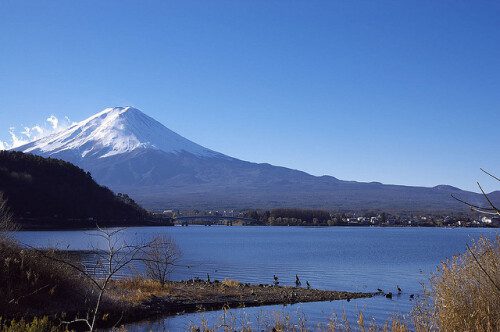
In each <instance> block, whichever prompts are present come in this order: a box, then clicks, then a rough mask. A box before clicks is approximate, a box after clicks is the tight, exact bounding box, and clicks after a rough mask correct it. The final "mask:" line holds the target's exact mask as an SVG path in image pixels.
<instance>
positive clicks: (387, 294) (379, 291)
mask: <svg viewBox="0 0 500 332" xmlns="http://www.w3.org/2000/svg"><path fill="white" fill-rule="evenodd" d="M273 279H274V285H275V286H278V285H279V284H280V282H279V279H278V277H277V276H276V274H275V275H273ZM295 286H296V287H300V286H302V282H301V281H300V279H299V276H298V275H297V274H296V275H295ZM306 286H307V289H311V284H309V281H307V280H306ZM396 289H397V291H398V293H397V295H398V296H399V295H401V294H402V293H403V290H402V289H401V287H399V285H397V286H396ZM377 293H378V294H381V295H384V296H385V297H386V298H388V299H392V297H393V293H392V292H388V293H385V292H384V291H383V290H382V289H380V288H377ZM414 298H415V294H410V300H413V299H414Z"/></svg>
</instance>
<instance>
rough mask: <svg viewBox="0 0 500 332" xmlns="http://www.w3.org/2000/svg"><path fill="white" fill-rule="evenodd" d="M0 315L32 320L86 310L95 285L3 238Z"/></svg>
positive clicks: (0, 238) (0, 256) (40, 255)
mask: <svg viewBox="0 0 500 332" xmlns="http://www.w3.org/2000/svg"><path fill="white" fill-rule="evenodd" d="M0 266H1V267H0V294H2V295H1V296H0V312H1V313H2V314H3V315H4V316H6V317H19V316H20V315H23V316H26V317H32V316H35V315H38V314H39V313H40V312H41V311H43V312H44V313H51V312H54V313H60V312H62V311H66V312H67V311H77V310H79V309H81V308H86V307H87V305H88V301H89V300H90V299H92V298H93V295H92V290H93V288H92V286H90V285H89V284H88V283H86V282H85V280H82V279H81V278H80V277H79V275H78V274H76V273H75V272H74V271H73V270H72V269H71V268H69V267H67V266H64V265H62V264H59V263H57V262H54V261H53V260H50V259H48V258H46V257H45V256H44V255H43V254H42V253H40V252H37V251H34V250H29V249H25V248H21V247H19V246H18V244H17V243H15V242H14V241H12V240H10V239H6V238H2V237H0Z"/></svg>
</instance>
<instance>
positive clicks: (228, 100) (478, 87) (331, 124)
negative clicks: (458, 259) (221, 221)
mask: <svg viewBox="0 0 500 332" xmlns="http://www.w3.org/2000/svg"><path fill="white" fill-rule="evenodd" d="M124 105H132V106H135V107H137V108H139V109H141V110H143V111H144V112H145V113H147V114H148V115H150V116H152V117H154V118H156V119H157V120H159V121H160V122H162V123H163V124H165V125H166V126H167V127H169V128H170V129H172V130H174V131H177V132H178V133H179V134H181V135H183V136H185V137H187V138H189V139H191V140H193V141H195V142H197V143H200V144H202V145H204V146H207V147H209V148H212V149H214V150H217V151H220V152H223V153H225V154H228V155H231V156H234V157H237V158H241V159H244V160H250V161H256V162H269V163H272V164H276V165H283V166H287V167H291V168H296V169H301V170H305V171H307V172H310V173H312V174H315V175H322V174H329V175H333V176H336V177H338V178H341V179H347V180H358V181H380V182H384V183H397V184H409V185H424V186H434V185H437V184H442V183H446V184H451V185H455V186H458V187H461V188H465V189H475V187H474V184H475V181H476V180H481V181H483V182H484V183H485V184H487V187H488V189H490V190H493V189H498V185H497V186H496V187H494V186H493V184H494V182H490V181H488V180H487V179H486V178H485V177H483V176H482V175H481V174H480V171H479V167H485V168H487V169H489V170H491V171H492V172H495V173H496V174H497V175H498V174H500V156H499V155H500V153H499V147H500V138H499V123H500V3H499V2H497V1H458V0H457V1H446V0H444V1H434V0H432V1H423V0H419V1H310V0H304V1H283V0H280V1H263V0H262V1H250V0H248V1H205V0H202V1H171V2H170V1H139V0H137V1H100V0H99V1H38V0H37V1H17V0H16V1H13V0H12V1H11V0H2V1H0V141H2V140H3V141H9V133H8V131H9V127H11V126H16V127H17V128H21V127H22V126H33V125H34V124H41V123H43V122H44V121H45V119H46V118H47V117H48V116H49V115H56V116H57V117H60V118H62V117H64V116H68V117H69V118H70V119H71V120H82V119H84V118H86V117H88V116H90V115H92V114H93V113H96V112H97V111H99V110H101V109H103V108H105V107H108V106H124Z"/></svg>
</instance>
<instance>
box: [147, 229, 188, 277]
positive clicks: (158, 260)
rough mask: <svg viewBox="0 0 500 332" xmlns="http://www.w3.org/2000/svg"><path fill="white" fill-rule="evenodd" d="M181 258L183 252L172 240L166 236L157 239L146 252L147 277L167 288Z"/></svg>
mask: <svg viewBox="0 0 500 332" xmlns="http://www.w3.org/2000/svg"><path fill="white" fill-rule="evenodd" d="M180 256H181V251H180V249H179V248H178V247H177V245H176V244H175V242H174V241H173V239H172V238H170V237H168V236H165V235H160V236H157V237H155V238H154V239H153V240H152V241H151V242H150V243H149V245H148V246H147V247H146V248H145V250H144V264H145V267H146V274H147V276H148V277H149V278H151V279H153V280H156V281H158V282H160V284H161V286H162V287H163V286H165V283H166V282H167V281H168V276H169V275H170V273H172V270H173V268H174V267H175V264H176V263H177V261H178V260H179V258H180Z"/></svg>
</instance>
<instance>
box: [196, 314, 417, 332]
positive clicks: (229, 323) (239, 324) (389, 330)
mask: <svg viewBox="0 0 500 332" xmlns="http://www.w3.org/2000/svg"><path fill="white" fill-rule="evenodd" d="M190 330H191V332H217V331H224V332H233V331H241V332H252V331H273V332H308V331H319V332H351V331H362V332H379V331H380V332H408V331H410V329H409V328H408V326H407V325H406V324H405V323H403V322H402V321H401V320H399V319H398V318H393V319H392V320H391V321H390V322H387V323H386V324H385V325H383V326H376V325H375V323H374V321H372V322H371V323H370V324H368V325H367V324H366V323H365V319H364V315H363V313H362V312H360V313H359V316H358V320H357V324H355V325H354V326H352V327H351V324H350V322H349V321H348V319H347V316H346V314H345V312H344V314H343V315H342V317H341V318H340V319H337V318H336V316H333V317H332V318H331V319H330V320H329V321H328V322H327V324H326V325H323V324H318V325H316V326H314V327H308V326H307V318H306V317H305V316H304V315H303V314H300V313H297V315H296V316H294V317H292V316H291V315H290V314H284V313H280V312H271V313H269V312H267V313H263V314H261V315H259V317H257V320H256V323H254V324H252V323H250V321H249V320H248V318H247V317H237V316H235V315H233V314H231V313H228V312H227V311H224V313H223V314H222V315H221V316H220V317H219V319H218V320H217V322H215V323H214V324H212V325H211V324H209V322H208V321H207V320H206V319H204V318H202V319H201V322H200V325H192V326H191V327H190Z"/></svg>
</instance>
